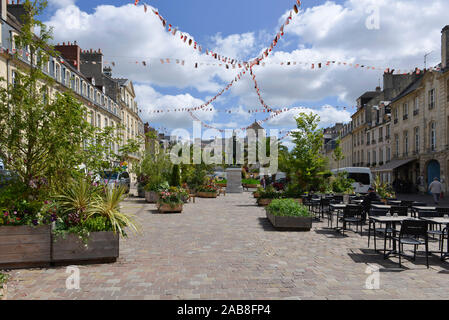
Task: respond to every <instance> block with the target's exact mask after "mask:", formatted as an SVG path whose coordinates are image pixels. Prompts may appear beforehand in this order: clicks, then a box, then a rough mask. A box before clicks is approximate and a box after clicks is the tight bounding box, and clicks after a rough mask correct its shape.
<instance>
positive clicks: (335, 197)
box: [334, 196, 343, 203]
mask: <svg viewBox="0 0 449 320" xmlns="http://www.w3.org/2000/svg"><path fill="white" fill-rule="evenodd" d="M334 200H335V201H337V203H342V202H343V196H334Z"/></svg>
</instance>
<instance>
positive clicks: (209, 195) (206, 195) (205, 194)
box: [196, 192, 217, 198]
mask: <svg viewBox="0 0 449 320" xmlns="http://www.w3.org/2000/svg"><path fill="white" fill-rule="evenodd" d="M196 196H197V197H198V198H216V197H217V193H216V192H198V193H197V194H196Z"/></svg>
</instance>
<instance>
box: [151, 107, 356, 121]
mask: <svg viewBox="0 0 449 320" xmlns="http://www.w3.org/2000/svg"><path fill="white" fill-rule="evenodd" d="M311 108H313V107H311ZM323 108H324V109H330V108H334V109H337V110H348V109H352V110H354V109H357V106H324V107H323ZM295 109H303V108H302V107H291V108H288V107H287V108H281V109H269V110H267V109H265V108H263V109H250V110H247V111H244V112H247V113H249V114H254V113H272V114H274V115H279V114H281V113H284V112H288V111H291V110H295ZM189 111H192V108H187V107H185V108H164V109H156V110H151V111H148V114H162V113H176V112H189ZM202 111H203V112H212V111H215V112H218V113H225V114H239V113H240V112H241V111H235V109H225V110H217V109H212V108H208V109H204V110H202ZM267 120H268V118H267Z"/></svg>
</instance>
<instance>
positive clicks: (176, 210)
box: [158, 203, 182, 213]
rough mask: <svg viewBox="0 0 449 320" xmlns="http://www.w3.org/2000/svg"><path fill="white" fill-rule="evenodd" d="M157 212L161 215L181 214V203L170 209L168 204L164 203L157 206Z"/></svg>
mask: <svg viewBox="0 0 449 320" xmlns="http://www.w3.org/2000/svg"><path fill="white" fill-rule="evenodd" d="M158 210H159V212H161V213H181V212H182V203H181V204H178V205H176V206H174V207H171V206H170V205H169V204H166V203H163V204H158Z"/></svg>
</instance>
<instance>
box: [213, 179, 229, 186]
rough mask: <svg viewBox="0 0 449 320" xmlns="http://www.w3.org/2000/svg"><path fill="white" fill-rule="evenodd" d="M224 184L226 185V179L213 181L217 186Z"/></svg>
mask: <svg viewBox="0 0 449 320" xmlns="http://www.w3.org/2000/svg"><path fill="white" fill-rule="evenodd" d="M226 183H228V180H227V179H221V180H215V184H218V185H220V184H226Z"/></svg>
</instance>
